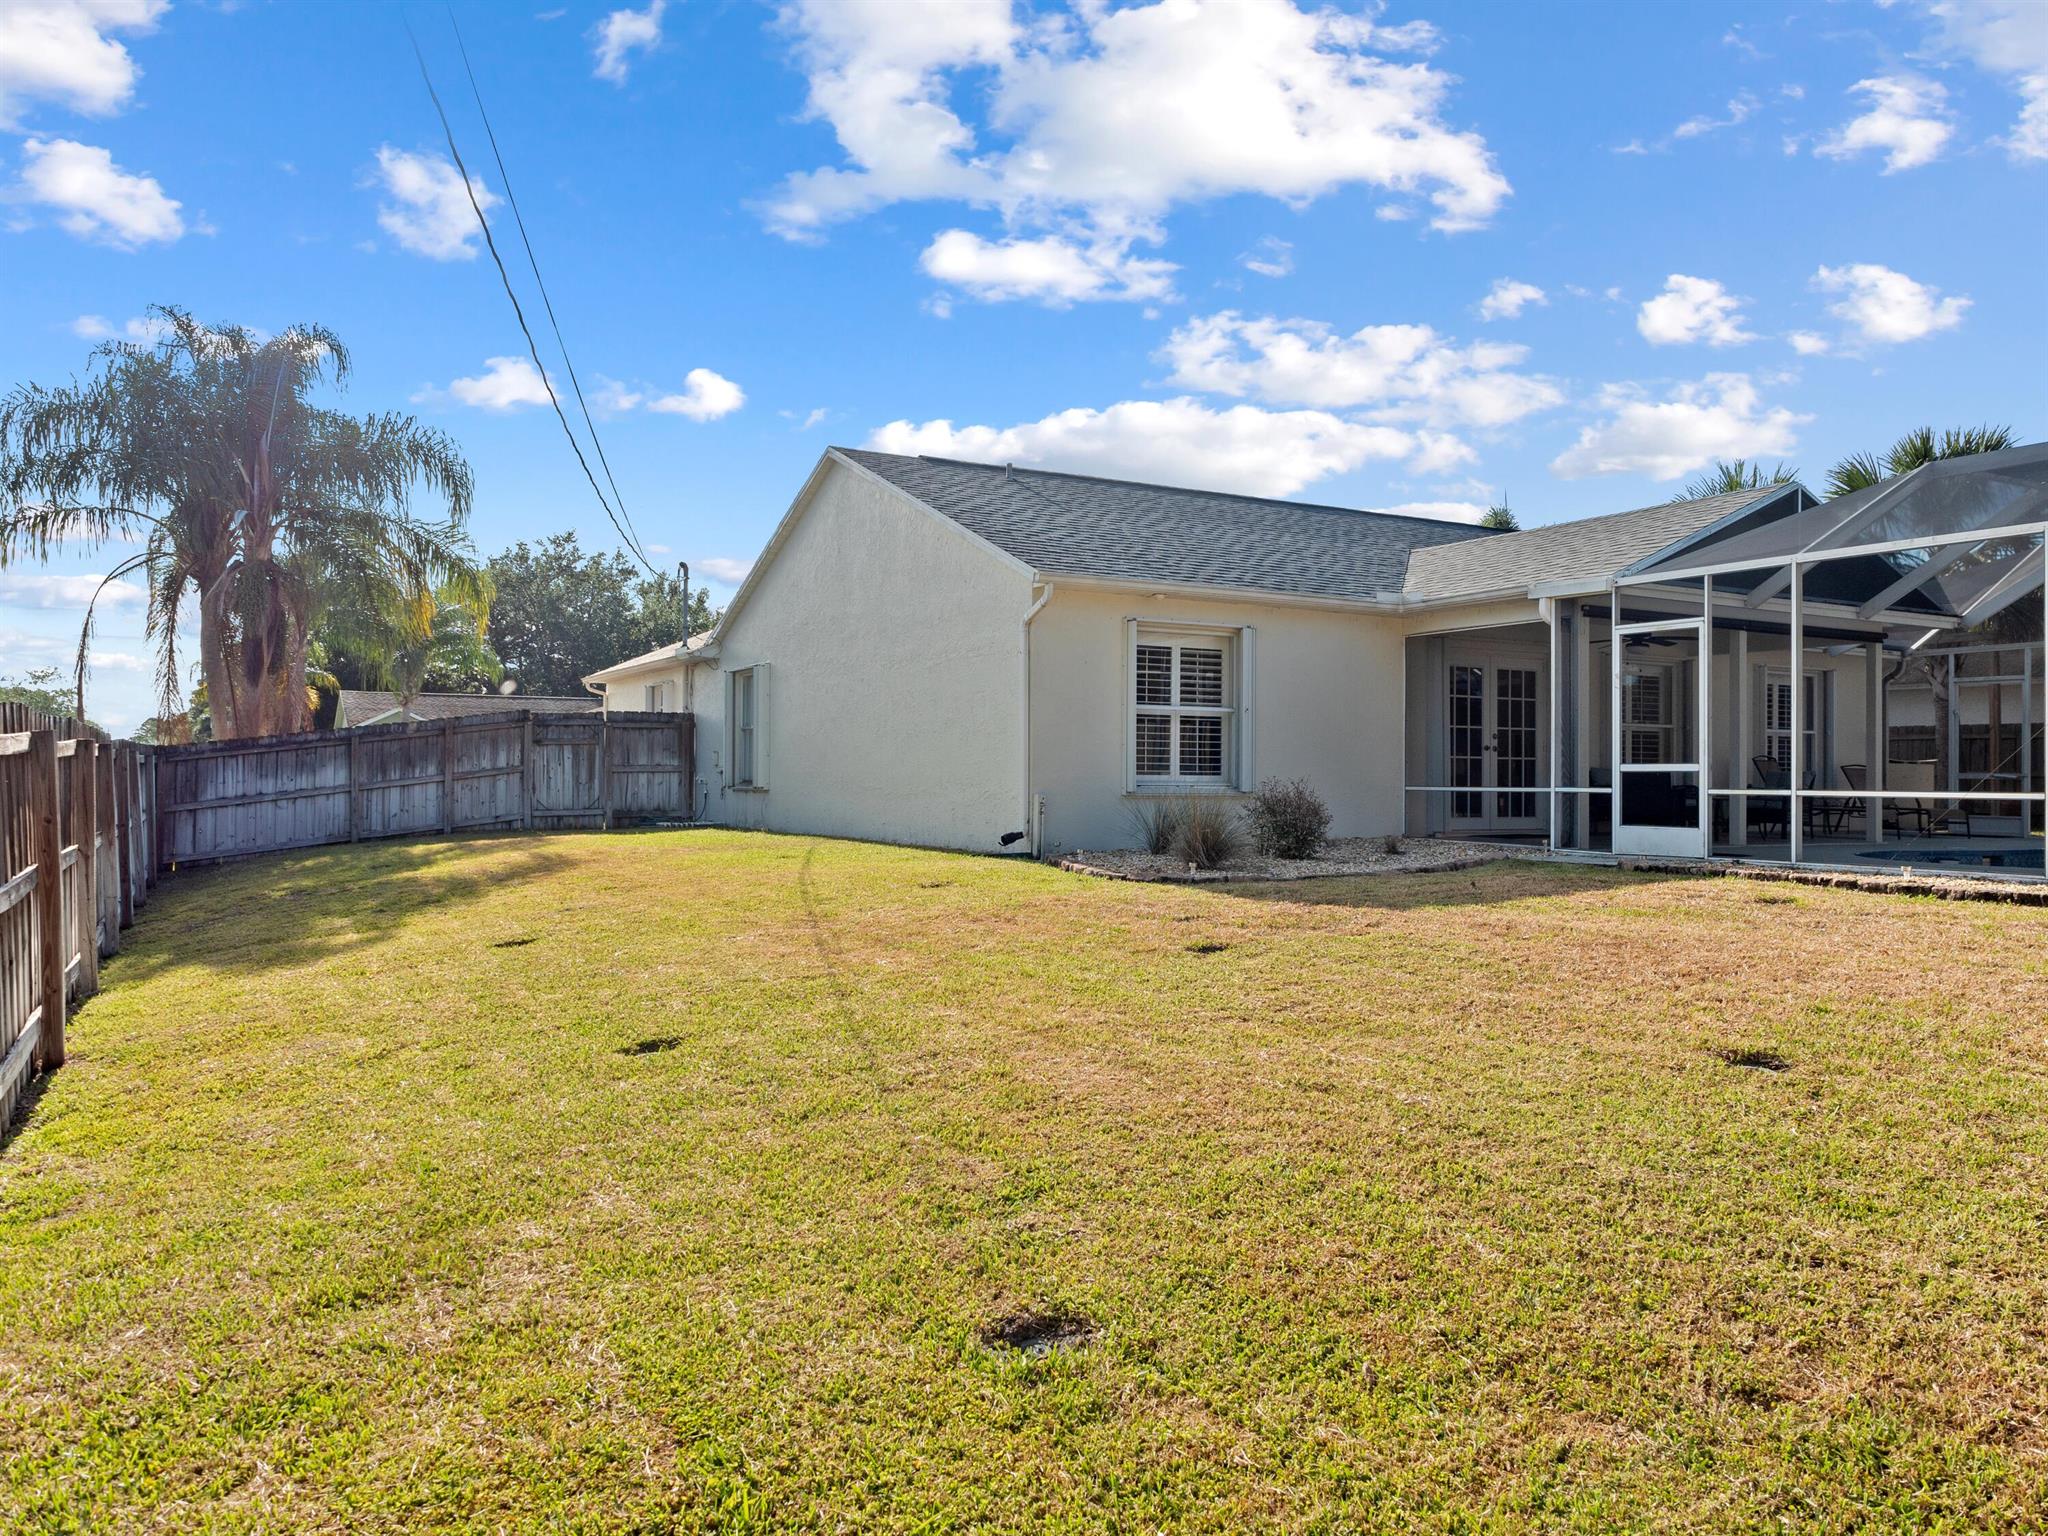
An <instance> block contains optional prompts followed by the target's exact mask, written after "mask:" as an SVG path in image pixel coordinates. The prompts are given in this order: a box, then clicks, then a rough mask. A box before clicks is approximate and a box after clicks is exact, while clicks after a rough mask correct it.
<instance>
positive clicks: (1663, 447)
mask: <svg viewBox="0 0 2048 1536" xmlns="http://www.w3.org/2000/svg"><path fill="white" fill-rule="evenodd" d="M1600 403H1601V406H1602V408H1603V409H1606V410H1608V411H1610V412H1611V413H1612V414H1611V415H1609V416H1608V417H1607V419H1606V420H1604V421H1600V422H1597V423H1595V424H1594V425H1592V426H1589V427H1586V428H1583V429H1582V430H1581V431H1580V433H1579V437H1578V441H1577V442H1575V443H1573V444H1572V446H1571V447H1569V448H1567V449H1566V450H1565V451H1564V452H1563V453H1561V454H1559V455H1558V456H1557V457H1556V458H1555V459H1553V460H1551V464H1550V468H1551V471H1552V473H1554V474H1556V475H1559V476H1561V477H1562V478H1564V479H1566V480H1577V479H1581V478H1583V477H1585V476H1587V475H1636V474H1639V475H1648V476H1649V477H1650V478H1651V479H1653V480H1676V479H1677V478H1678V477H1679V476H1680V475H1685V474H1690V473H1691V472H1692V471H1694V470H1696V469H1699V468H1701V467H1702V466H1704V465H1707V464H1710V463H1712V462H1713V461H1714V460H1715V459H1734V458H1744V459H1746V458H1757V457H1769V456H1772V455H1777V454H1784V453H1789V452H1791V450H1792V446H1793V444H1794V442H1795V441H1796V440H1797V432H1796V430H1795V429H1796V428H1798V427H1799V426H1800V425H1801V424H1802V423H1805V422H1808V421H1811V420H1812V419H1813V418H1812V417H1811V416H1802V415H1799V414H1797V413H1795V412H1793V411H1790V410H1787V409H1785V408H1784V407H1783V406H1778V407H1774V408H1772V409H1770V410H1763V409H1761V404H1762V402H1761V400H1760V399H1759V397H1758V394H1757V389H1756V385H1755V384H1754V383H1753V382H1751V380H1750V378H1749V376H1748V375H1747V374H1742V373H1710V374H1708V375H1707V376H1706V377H1705V378H1704V379H1701V380H1700V381H1699V382H1698V383H1686V384H1680V385H1678V386H1677V387H1676V388H1675V389H1674V390H1672V392H1671V393H1670V395H1669V396H1668V397H1667V398H1665V399H1663V400H1651V399H1648V398H1646V397H1645V395H1644V394H1643V392H1642V391H1641V390H1640V389H1639V388H1637V387H1636V386H1634V385H1626V384H1622V385H1610V386H1609V387H1608V388H1607V389H1605V390H1603V391H1602V392H1601V398H1600Z"/></svg>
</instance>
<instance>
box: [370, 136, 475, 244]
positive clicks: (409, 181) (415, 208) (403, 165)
mask: <svg viewBox="0 0 2048 1536" xmlns="http://www.w3.org/2000/svg"><path fill="white" fill-rule="evenodd" d="M377 175H378V176H379V178H380V179H381V180H382V183H383V188H384V192H385V195H386V197H387V198H388V199H389V201H387V202H384V203H380V204H379V205H378V207H377V222H378V223H379V224H380V225H382V226H383V228H384V230H385V232H386V233H387V234H389V235H390V236H391V238H392V239H394V240H396V241H397V242H398V243H399V244H400V245H401V246H403V247H404V248H405V249H406V250H408V251H411V252H413V253H414V254H416V255H420V256H430V257H432V258H433V259H434V260H435V261H468V260H469V259H470V258H471V257H473V256H475V255H476V253H477V249H478V247H477V243H476V240H477V222H476V211H475V209H473V208H471V207H470V202H469V193H468V192H465V191H463V188H462V176H461V174H460V173H459V172H457V171H456V169H455V167H454V165H453V164H452V163H451V162H450V161H449V160H448V159H447V158H446V157H445V156H443V155H416V154H413V153H411V152H410V151H409V150H403V149H393V148H392V147H391V146H390V145H389V144H383V145H379V146H378V149H377ZM469 185H470V191H472V192H474V193H475V194H476V205H477V207H478V208H481V209H483V210H484V212H485V213H489V212H490V211H491V209H493V208H494V207H496V206H497V205H498V202H499V198H498V195H497V194H496V193H494V192H492V191H491V189H490V188H488V187H486V186H485V185H484V184H483V180H482V178H481V177H477V176H472V177H470V179H469Z"/></svg>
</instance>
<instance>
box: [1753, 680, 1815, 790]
mask: <svg viewBox="0 0 2048 1536" xmlns="http://www.w3.org/2000/svg"><path fill="white" fill-rule="evenodd" d="M1801 681H1802V682H1804V683H1805V685H1806V688H1805V692H1806V698H1805V699H1804V700H1803V701H1802V702H1803V704H1804V707H1805V711H1806V713H1805V717H1804V718H1803V719H1802V720H1801V721H1800V722H1799V734H1800V735H1801V736H1803V737H1805V738H1806V758H1805V762H1806V767H1807V770H1808V771H1809V772H1813V773H1814V776H1815V778H1816V780H1818V778H1819V774H1818V771H1817V770H1818V769H1819V768H1820V749H1819V746H1818V742H1819V740H1820V711H1819V710H1818V709H1816V708H1815V707H1814V706H1815V689H1814V683H1815V682H1816V681H1817V678H1816V676H1815V674H1814V673H1811V672H1808V673H1806V674H1804V675H1803V677H1802V678H1801ZM1764 755H1765V756H1767V757H1773V758H1776V759H1777V761H1778V766H1779V767H1780V768H1782V769H1784V770H1785V772H1787V773H1790V772H1791V771H1792V674H1791V673H1790V672H1789V671H1787V672H1772V673H1771V674H1770V676H1769V679H1768V680H1767V681H1766V682H1765V684H1764Z"/></svg>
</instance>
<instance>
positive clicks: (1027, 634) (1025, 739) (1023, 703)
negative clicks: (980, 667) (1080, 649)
mask: <svg viewBox="0 0 2048 1536" xmlns="http://www.w3.org/2000/svg"><path fill="white" fill-rule="evenodd" d="M1034 590H1037V591H1038V595H1037V597H1035V598H1033V599H1032V602H1031V606H1030V607H1029V608H1026V609H1025V610H1024V621H1023V623H1022V624H1020V625H1019V626H1018V627H1017V675H1018V680H1019V682H1020V684H1021V686H1020V688H1019V690H1018V724H1019V727H1020V735H1019V740H1018V749H1017V750H1018V756H1019V757H1020V759H1021V763H1020V765H1019V768H1018V783H1019V786H1020V791H1021V795H1020V799H1019V802H1018V803H1019V805H1020V807H1021V808H1022V810H1023V812H1024V822H1023V826H1024V843H1025V850H1026V852H1028V853H1029V854H1030V855H1031V857H1032V858H1034V859H1035V858H1037V857H1038V853H1039V848H1038V833H1039V822H1040V817H1039V815H1038V808H1037V806H1036V805H1035V804H1034V803H1033V798H1032V794H1031V621H1032V620H1033V619H1035V618H1037V617H1038V612H1039V610H1040V609H1041V608H1043V607H1044V606H1045V605H1046V604H1047V603H1049V602H1051V601H1052V583H1051V582H1049V581H1048V582H1044V583H1042V584H1035V585H1034Z"/></svg>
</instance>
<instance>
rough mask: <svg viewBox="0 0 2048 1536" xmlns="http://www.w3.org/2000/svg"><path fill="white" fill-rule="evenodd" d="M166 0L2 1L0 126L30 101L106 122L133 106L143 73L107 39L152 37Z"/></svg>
mask: <svg viewBox="0 0 2048 1536" xmlns="http://www.w3.org/2000/svg"><path fill="white" fill-rule="evenodd" d="M165 4H166V0H6V3H4V4H0V128H12V127H14V126H16V125H17V123H18V122H19V121H20V118H21V109H22V107H23V106H24V105H25V104H27V103H28V102H30V101H39V100H40V101H54V102H57V103H59V104H60V105H62V106H63V107H65V108H66V109H67V110H69V111H73V112H82V113H85V114H87V115H88V116H92V117H105V116H107V115H108V114H110V113H113V112H118V111H119V110H120V109H121V108H122V107H124V106H126V105H127V104H128V98H129V97H130V96H132V95H134V93H135V77H136V75H137V74H139V73H140V71H139V70H138V69H137V68H136V67H135V60H134V59H132V58H130V57H129V56H128V50H127V49H126V48H124V47H122V46H121V44H120V43H118V42H116V41H115V40H114V39H113V38H112V37H110V36H109V35H108V34H109V33H113V32H147V31H149V30H151V28H153V27H154V26H155V25H156V19H157V17H159V16H161V15H162V14H163V12H164V9H165Z"/></svg>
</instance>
